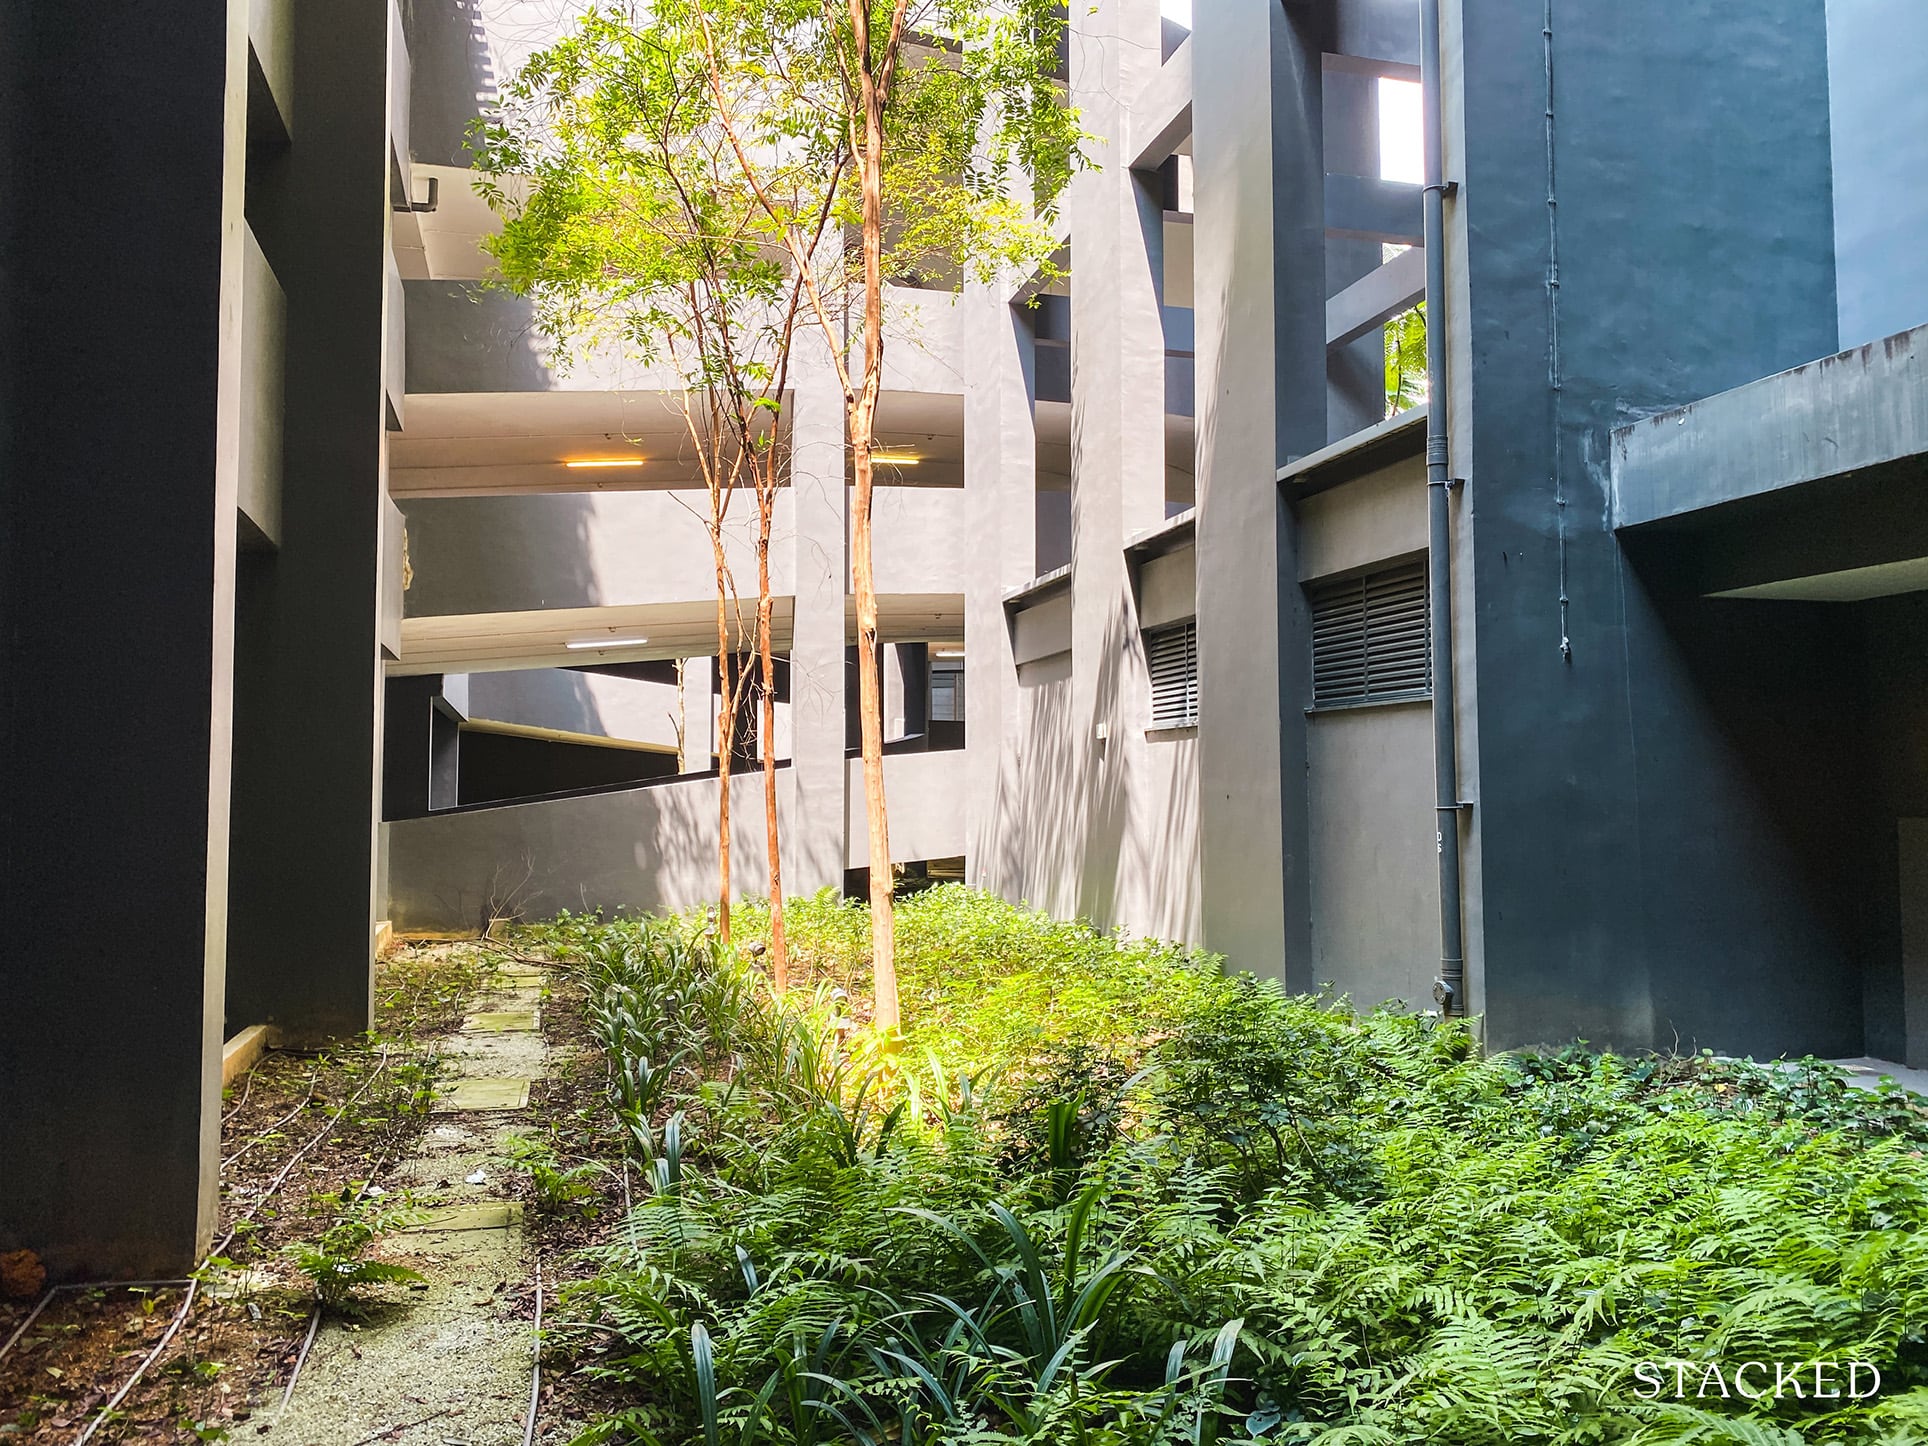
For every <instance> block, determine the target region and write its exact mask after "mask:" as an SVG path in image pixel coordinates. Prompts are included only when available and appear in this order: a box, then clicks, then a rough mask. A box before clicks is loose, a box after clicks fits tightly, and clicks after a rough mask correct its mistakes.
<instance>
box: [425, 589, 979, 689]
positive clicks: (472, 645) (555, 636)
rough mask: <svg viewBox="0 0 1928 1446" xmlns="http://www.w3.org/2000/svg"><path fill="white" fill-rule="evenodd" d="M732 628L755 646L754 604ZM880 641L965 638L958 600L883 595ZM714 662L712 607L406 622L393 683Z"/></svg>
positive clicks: (850, 627)
mask: <svg viewBox="0 0 1928 1446" xmlns="http://www.w3.org/2000/svg"><path fill="white" fill-rule="evenodd" d="M794 605H795V601H794V599H792V598H788V597H780V598H777V599H775V602H774V606H773V608H772V627H771V644H772V647H773V648H774V649H775V650H776V651H777V652H779V653H787V652H788V651H789V650H790V637H791V619H792V615H793V611H794ZM741 619H742V625H741V628H740V629H739V628H738V627H737V626H736V625H735V620H734V619H733V620H732V628H731V641H732V644H733V645H734V646H737V647H747V646H748V645H749V643H750V642H751V641H752V640H753V637H754V631H755V621H756V603H755V599H754V598H751V599H749V600H748V601H747V602H746V603H745V605H744V607H743V608H742V611H741ZM877 620H878V636H879V638H880V639H881V640H882V641H883V642H886V643H910V642H924V641H939V642H943V641H947V640H954V639H957V638H961V637H962V636H963V635H964V597H963V594H961V593H954V594H953V593H932V594H915V595H913V594H884V595H881V596H879V598H878V599H877ZM844 626H845V636H846V638H847V639H848V641H849V642H852V643H854V642H855V641H856V633H857V625H856V603H855V600H854V599H846V602H845V609H844ZM599 640H607V641H608V642H609V643H610V644H619V645H621V646H609V647H597V648H593V649H592V648H583V647H576V648H572V647H570V646H569V645H570V644H571V643H578V644H580V643H587V642H593V641H599ZM715 653H716V604H715V602H714V601H713V600H712V601H695V602H676V603H647V604H640V605H637V606H632V607H597V608H551V609H544V610H541V611H535V612H519V613H470V614H466V615H458V616H454V617H432V618H405V619H403V621H402V656H401V660H400V661H399V662H396V663H391V664H390V665H389V668H388V671H389V673H390V675H391V676H396V677H405V676H408V675H411V674H419V673H491V672H507V671H510V670H514V669H518V668H563V667H583V666H585V665H588V664H592V663H602V664H614V663H640V662H650V661H657V660H663V659H671V658H696V657H713V656H715Z"/></svg>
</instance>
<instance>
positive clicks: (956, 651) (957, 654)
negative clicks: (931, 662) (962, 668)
mask: <svg viewBox="0 0 1928 1446" xmlns="http://www.w3.org/2000/svg"><path fill="white" fill-rule="evenodd" d="M931 656H932V657H933V658H961V657H963V656H964V650H963V649H962V648H933V649H932V650H931Z"/></svg>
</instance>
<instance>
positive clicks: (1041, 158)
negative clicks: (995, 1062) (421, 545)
mask: <svg viewBox="0 0 1928 1446" xmlns="http://www.w3.org/2000/svg"><path fill="white" fill-rule="evenodd" d="M657 12H658V14H659V15H661V14H669V13H674V14H676V15H678V16H680V17H682V18H683V19H684V20H685V21H686V22H693V23H694V27H695V31H696V34H697V35H698V36H700V39H701V43H702V47H703V53H704V56H705V59H706V61H707V64H708V69H709V80H710V86H711V92H712V98H713V100H714V102H715V106H716V114H717V120H718V123H719V125H720V126H721V128H722V131H723V133H724V135H725V136H726V138H727V140H728V142H729V145H730V147H731V152H732V154H733V156H734V158H735V160H736V162H737V165H738V168H739V170H740V173H741V176H742V179H743V181H744V183H745V185H746V186H747V187H748V188H749V190H750V192H751V193H752V194H753V195H754V197H755V199H756V201H757V203H758V204H759V205H760V206H761V208H762V210H763V213H764V215H765V217H766V218H767V219H768V221H769V222H770V223H771V225H772V226H773V227H775V228H776V230H777V232H778V234H779V235H780V237H781V239H782V243H783V245H784V247H785V249H786V250H787V251H788V252H789V255H790V260H791V265H792V268H793V271H794V274H795V275H796V276H798V277H799V278H802V279H803V281H804V291H805V295H806V297H807V299H808V302H809V305H810V308H811V311H812V314H813V315H814V316H815V318H816V320H817V323H818V325H819V326H820V327H821V329H822V331H823V334H824V340H825V342H826V344H827V345H828V346H829V349H830V352H831V355H832V357H833V358H834V360H835V364H836V368H837V376H838V380H839V382H840V383H841V385H842V388H843V394H844V409H845V416H846V420H847V423H848V441H849V446H850V454H851V472H852V493H851V517H852V551H853V558H852V585H853V590H854V592H855V595H856V613H857V652H858V679H859V683H858V694H859V698H858V706H859V709H860V715H861V725H862V727H861V732H862V738H863V776H864V804H865V817H866V822H867V825H868V832H869V852H870V900H871V910H870V914H871V956H872V964H873V971H874V980H875V990H876V1000H875V1014H876V1021H877V1023H878V1025H879V1026H881V1027H883V1028H885V1029H894V1028H896V1027H898V1025H899V1024H900V1023H901V1020H902V1012H901V1007H900V1003H899V1000H898V990H897V969H896V923H895V911H894V909H893V907H892V890H893V882H894V876H893V872H892V861H891V851H890V831H889V814H888V810H887V808H886V800H885V796H884V764H883V744H884V737H883V688H882V679H881V676H880V671H879V667H878V649H877V631H878V620H877V590H876V573H875V567H874V556H873V546H872V532H871V512H872V501H873V494H874V488H875V482H876V465H877V464H876V461H875V458H874V455H873V453H874V451H875V448H876V440H877V439H876V429H877V407H878V401H879V399H880V397H881V394H882V390H883V375H884V372H883V367H884V346H885V304H886V299H887V297H886V290H885V287H886V282H887V280H888V279H890V278H891V277H893V276H897V275H905V274H916V275H919V276H927V275H930V274H933V273H934V274H936V275H938V276H946V275H948V276H950V277H952V278H953V279H956V280H961V278H962V277H963V275H965V274H966V273H967V272H971V271H975V272H976V273H977V274H979V275H981V276H984V277H985V278H987V279H988V278H990V277H993V276H995V275H997V274H999V273H1001V272H1006V271H1009V270H1018V271H1020V272H1028V271H1034V270H1036V269H1038V268H1039V267H1041V266H1045V265H1048V262H1049V258H1050V257H1051V255H1052V254H1053V252H1054V251H1055V249H1056V237H1055V234H1054V228H1053V226H1052V224H1051V223H1052V212H1053V207H1054V205H1055V203H1056V201H1057V198H1058V196H1059V194H1060V193H1061V192H1062V190H1063V188H1064V186H1065V184H1066V182H1067V181H1068V180H1069V179H1070V177H1071V174H1072V172H1073V171H1074V170H1075V169H1076V168H1077V166H1078V165H1079V163H1080V141H1081V139H1082V136H1081V133H1080V131H1079V128H1078V124H1077V117H1076V115H1075V113H1074V112H1072V111H1071V110H1070V108H1069V107H1068V106H1067V105H1066V104H1065V102H1064V98H1063V95H1062V92H1061V90H1060V77H1059V73H1058V72H1059V67H1060V42H1061V40H1062V39H1063V36H1064V33H1065V26H1064V17H1063V13H1062V10H1061V8H1060V6H1059V4H1058V3H1057V0H661V3H659V5H658V6H657ZM802 196H810V197H821V198H824V200H825V201H826V203H827V204H828V205H829V206H830V208H831V211H832V213H833V214H834V215H835V217H836V219H837V220H838V221H839V222H840V223H841V225H842V226H843V228H844V230H845V234H846V236H848V237H850V238H853V239H854V243H855V244H854V247H847V248H846V249H845V251H844V254H843V256H842V258H841V261H842V265H841V266H840V268H839V271H838V274H837V275H836V276H835V277H834V278H830V279H832V280H834V281H835V283H837V284H838V285H840V286H841V287H843V288H844V289H845V292H846V296H851V295H852V294H853V293H854V299H855V300H856V302H857V303H858V309H860V310H861V315H862V326H861V335H860V338H859V341H858V345H857V347H856V348H855V349H854V350H855V355H854V356H853V355H852V354H851V349H850V348H849V347H848V345H847V338H846V336H845V333H844V321H843V318H844V316H845V314H846V313H845V311H844V310H843V309H842V308H840V307H838V306H837V305H836V298H835V297H833V296H831V295H829V294H827V293H828V290H829V288H828V287H827V286H826V284H825V279H824V278H820V277H819V275H818V272H819V268H820V265H821V262H822V256H821V251H820V248H819V245H818V242H817V238H815V237H813V236H812V234H811V233H810V232H809V230H808V222H809V220H810V218H811V216H812V215H813V214H815V212H814V211H813V208H812V207H810V206H808V205H800V204H799V200H800V197H802ZM853 249H854V252H855V254H854V256H853V255H852V254H851V251H852V250H853Z"/></svg>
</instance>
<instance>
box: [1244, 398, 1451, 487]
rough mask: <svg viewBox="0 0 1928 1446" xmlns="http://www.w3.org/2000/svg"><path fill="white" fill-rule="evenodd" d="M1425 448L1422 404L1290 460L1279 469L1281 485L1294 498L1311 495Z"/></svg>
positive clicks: (1424, 409) (1415, 454)
mask: <svg viewBox="0 0 1928 1446" xmlns="http://www.w3.org/2000/svg"><path fill="white" fill-rule="evenodd" d="M1425 450H1426V407H1425V405H1424V404H1423V403H1422V404H1421V405H1419V406H1417V407H1412V408H1409V409H1408V410H1406V411H1403V412H1401V413H1400V414H1399V415H1398V416H1396V417H1391V418H1389V419H1387V420H1386V421H1383V422H1377V423H1375V424H1374V425H1372V426H1370V427H1365V428H1362V429H1361V430H1359V431H1357V432H1354V433H1353V434H1352V435H1351V436H1350V437H1341V438H1340V439H1339V440H1338V441H1336V442H1334V443H1332V444H1331V445H1330V446H1327V447H1321V448H1320V449H1319V450H1318V451H1316V452H1313V453H1311V454H1310V455H1308V456H1304V457H1298V458H1295V459H1294V460H1292V461H1290V462H1287V463H1286V464H1285V465H1284V466H1283V467H1281V468H1279V485H1280V486H1281V487H1285V488H1287V489H1288V490H1289V492H1290V493H1291V495H1292V496H1293V497H1310V496H1312V495H1313V494H1314V493H1318V492H1323V491H1325V490H1326V489H1327V488H1328V487H1337V486H1338V485H1339V484H1340V483H1342V482H1351V481H1353V480H1354V479H1356V478H1359V477H1364V476H1366V475H1367V474H1368V473H1371V472H1377V471H1379V470H1380V469H1382V468H1384V467H1388V466H1390V465H1391V464H1392V463H1394V462H1397V461H1400V460H1401V459H1403V458H1406V457H1412V456H1417V455H1419V454H1421V453H1423V452H1424V451H1425Z"/></svg>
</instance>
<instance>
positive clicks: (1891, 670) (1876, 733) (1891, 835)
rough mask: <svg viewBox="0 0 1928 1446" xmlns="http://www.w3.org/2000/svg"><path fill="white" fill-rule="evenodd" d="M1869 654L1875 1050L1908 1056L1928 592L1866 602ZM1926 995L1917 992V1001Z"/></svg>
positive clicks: (1922, 810) (1927, 742)
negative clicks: (1904, 920)
mask: <svg viewBox="0 0 1928 1446" xmlns="http://www.w3.org/2000/svg"><path fill="white" fill-rule="evenodd" d="M1854 611H1855V612H1856V613H1858V614H1859V622H1860V625H1861V628H1862V658H1863V660H1864V664H1865V667H1866V669H1867V685H1866V692H1865V693H1864V694H1863V697H1864V698H1865V700H1866V701H1865V712H1866V718H1867V729H1868V739H1869V754H1870V757H1869V763H1870V780H1869V791H1870V793H1871V795H1872V803H1873V817H1872V818H1871V819H1870V821H1869V844H1870V854H1871V857H1870V861H1869V869H1868V875H1867V889H1866V902H1865V905H1864V906H1865V907H1866V908H1867V910H1868V911H1869V916H1870V917H1869V925H1868V944H1867V950H1868V970H1867V989H1866V995H1865V999H1864V1001H1863V1004H1864V1010H1865V1018H1866V1022H1867V1041H1866V1047H1867V1051H1868V1053H1870V1054H1872V1055H1875V1056H1877V1057H1878V1058H1881V1059H1893V1060H1906V1062H1908V1063H1910V1064H1913V1065H1917V1066H1919V1065H1920V1064H1921V1063H1922V1061H1921V1059H1920V1058H1919V1057H1917V1058H1915V1059H1912V1060H1909V1059H1908V1058H1907V1039H1906V1035H1905V1033H1904V1024H1906V1025H1907V1026H1908V1029H1907V1033H1915V1034H1917V1036H1918V1034H1919V1031H1920V1029H1921V1027H1922V1022H1921V1021H1920V1020H1918V1019H1906V1018H1905V1016H1904V1005H1905V1003H1906V1002H1907V1001H1906V997H1905V994H1904V990H1903V986H1902V969H1901V959H1902V949H1901V944H1902V941H1901V917H1902V905H1901V898H1900V894H1899V888H1900V877H1901V861H1900V858H1899V856H1898V850H1897V842H1898V840H1897V824H1898V822H1899V820H1901V819H1904V818H1914V819H1919V818H1928V649H1924V648H1923V645H1922V640H1923V639H1924V638H1928V593H1911V594H1909V595H1907V596H1905V597H1893V598H1878V599H1876V600H1874V601H1871V602H1866V603H1862V604H1860V605H1858V606H1857V607H1856V608H1855V610H1854ZM1918 999H1919V995H1918V994H1917V1002H1918Z"/></svg>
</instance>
